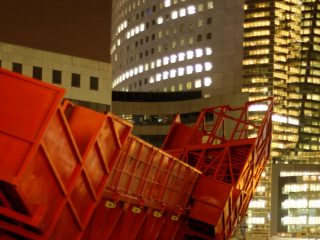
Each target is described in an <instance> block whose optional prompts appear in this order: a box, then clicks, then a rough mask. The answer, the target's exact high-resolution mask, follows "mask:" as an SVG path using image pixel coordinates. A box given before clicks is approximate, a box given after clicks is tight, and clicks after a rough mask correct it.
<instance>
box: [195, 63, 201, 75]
mask: <svg viewBox="0 0 320 240" xmlns="http://www.w3.org/2000/svg"><path fill="white" fill-rule="evenodd" d="M202 70H203V67H202V64H200V63H197V64H196V65H195V71H196V72H197V73H199V72H202Z"/></svg>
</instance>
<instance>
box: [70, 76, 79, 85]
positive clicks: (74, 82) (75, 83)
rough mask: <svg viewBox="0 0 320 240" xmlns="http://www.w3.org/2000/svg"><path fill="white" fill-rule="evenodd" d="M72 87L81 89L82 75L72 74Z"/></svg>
mask: <svg viewBox="0 0 320 240" xmlns="http://www.w3.org/2000/svg"><path fill="white" fill-rule="evenodd" d="M71 86H72V87H80V74H78V73H72V77H71Z"/></svg>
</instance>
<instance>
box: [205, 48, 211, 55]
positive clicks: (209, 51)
mask: <svg viewBox="0 0 320 240" xmlns="http://www.w3.org/2000/svg"><path fill="white" fill-rule="evenodd" d="M206 55H212V48H210V47H206Z"/></svg>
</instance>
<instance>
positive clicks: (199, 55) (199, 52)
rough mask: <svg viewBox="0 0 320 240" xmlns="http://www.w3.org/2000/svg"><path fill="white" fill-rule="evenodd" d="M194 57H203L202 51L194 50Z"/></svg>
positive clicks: (199, 49)
mask: <svg viewBox="0 0 320 240" xmlns="http://www.w3.org/2000/svg"><path fill="white" fill-rule="evenodd" d="M195 52H196V57H202V56H203V50H202V49H201V48H197V49H196V51H195Z"/></svg>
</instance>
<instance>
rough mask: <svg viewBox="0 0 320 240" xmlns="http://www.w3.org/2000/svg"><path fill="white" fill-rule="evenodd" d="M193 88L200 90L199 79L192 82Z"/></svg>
mask: <svg viewBox="0 0 320 240" xmlns="http://www.w3.org/2000/svg"><path fill="white" fill-rule="evenodd" d="M194 87H195V88H201V79H197V80H195V81H194Z"/></svg>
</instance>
